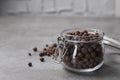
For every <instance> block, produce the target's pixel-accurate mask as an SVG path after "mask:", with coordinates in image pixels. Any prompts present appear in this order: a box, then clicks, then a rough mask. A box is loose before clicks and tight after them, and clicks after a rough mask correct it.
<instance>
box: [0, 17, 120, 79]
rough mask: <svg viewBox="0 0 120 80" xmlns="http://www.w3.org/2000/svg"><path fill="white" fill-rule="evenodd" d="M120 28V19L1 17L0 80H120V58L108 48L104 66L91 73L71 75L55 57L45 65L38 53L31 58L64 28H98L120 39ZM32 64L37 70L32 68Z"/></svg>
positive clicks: (54, 39) (52, 40)
mask: <svg viewBox="0 0 120 80" xmlns="http://www.w3.org/2000/svg"><path fill="white" fill-rule="evenodd" d="M119 25H120V19H116V18H82V17H45V16H16V17H14V16H5V17H0V80H119V78H120V76H119V75H120V56H119V51H118V52H116V51H115V50H113V49H107V48H106V52H105V63H104V65H103V67H102V68H100V69H99V70H98V71H95V72H91V73H80V74H77V73H73V72H69V71H67V70H65V69H64V68H63V67H62V65H61V64H57V63H55V62H54V61H53V60H52V59H51V58H46V62H45V63H42V62H40V61H39V56H38V53H35V55H33V56H31V57H28V52H31V53H33V52H32V48H33V47H35V46H37V47H38V48H39V50H40V49H42V48H43V47H44V46H45V44H46V43H47V44H51V43H53V42H56V38H57V36H59V34H60V32H61V31H62V30H64V29H67V28H98V29H102V30H103V31H104V32H105V33H106V35H109V36H111V37H114V38H116V39H118V40H119V39H120V38H119V37H120V31H119V29H120V28H119ZM115 53H118V54H115ZM28 62H32V63H33V67H31V68H30V67H28V65H27V64H28Z"/></svg>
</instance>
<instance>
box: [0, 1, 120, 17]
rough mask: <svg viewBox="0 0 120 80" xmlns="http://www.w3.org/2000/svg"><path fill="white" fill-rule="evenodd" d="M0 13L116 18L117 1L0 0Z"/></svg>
mask: <svg viewBox="0 0 120 80" xmlns="http://www.w3.org/2000/svg"><path fill="white" fill-rule="evenodd" d="M117 3H118V4H117ZM116 4H117V5H116ZM0 13H1V14H3V15H5V14H8V15H13V14H35V15H69V16H70V15H79V16H97V17H99V16H118V15H119V0H0Z"/></svg>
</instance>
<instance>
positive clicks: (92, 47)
mask: <svg viewBox="0 0 120 80" xmlns="http://www.w3.org/2000/svg"><path fill="white" fill-rule="evenodd" d="M64 34H65V35H64V39H65V40H64V42H63V43H64V47H65V50H66V52H65V53H63V55H64V56H63V57H62V62H63V64H64V65H65V66H67V67H69V68H74V69H92V68H94V67H96V66H98V65H99V64H101V63H102V62H103V53H104V48H103V45H102V38H101V36H100V34H99V33H98V32H94V33H91V32H89V31H87V30H84V31H73V32H67V33H64ZM75 41H77V43H75ZM75 45H76V46H77V47H75ZM75 48H76V49H77V51H76V52H75Z"/></svg>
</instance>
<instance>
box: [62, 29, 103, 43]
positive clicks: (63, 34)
mask: <svg viewBox="0 0 120 80" xmlns="http://www.w3.org/2000/svg"><path fill="white" fill-rule="evenodd" d="M82 30H87V31H88V32H89V33H98V34H99V37H98V39H96V40H90V41H80V40H70V39H67V38H66V36H72V37H79V38H80V37H82V36H74V35H70V34H67V33H68V32H72V31H82ZM61 37H62V38H64V39H65V40H66V41H68V42H73V43H91V42H97V41H101V40H103V37H104V32H103V31H102V30H100V29H89V28H87V29H81V28H71V29H65V30H63V31H62V32H61Z"/></svg>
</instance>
